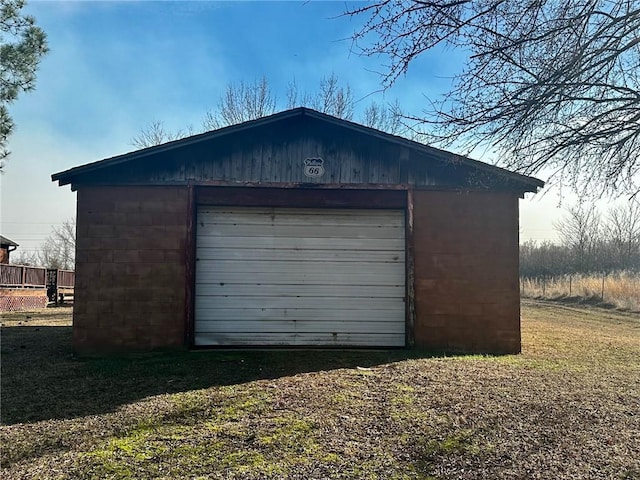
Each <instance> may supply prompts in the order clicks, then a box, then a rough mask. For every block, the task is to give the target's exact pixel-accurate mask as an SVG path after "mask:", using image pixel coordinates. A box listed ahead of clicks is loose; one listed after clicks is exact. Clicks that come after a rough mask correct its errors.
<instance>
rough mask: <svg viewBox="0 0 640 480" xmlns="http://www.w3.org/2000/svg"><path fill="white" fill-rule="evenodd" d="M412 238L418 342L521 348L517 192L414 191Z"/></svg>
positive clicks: (487, 349) (451, 347) (445, 347)
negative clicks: (515, 193)
mask: <svg viewBox="0 0 640 480" xmlns="http://www.w3.org/2000/svg"><path fill="white" fill-rule="evenodd" d="M414 242H415V243H414V245H415V306H416V320H415V343H416V346H418V347H422V348H426V349H429V350H440V351H460V352H467V353H518V352H520V298H519V286H518V199H517V197H516V196H515V195H513V194H508V193H504V194H503V193H483V192H467V193H461V192H427V191H422V192H420V191H416V192H415V194H414Z"/></svg>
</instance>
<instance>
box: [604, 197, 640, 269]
mask: <svg viewBox="0 0 640 480" xmlns="http://www.w3.org/2000/svg"><path fill="white" fill-rule="evenodd" d="M606 229H607V236H608V240H609V241H610V242H611V243H612V245H613V247H614V248H615V252H614V254H615V256H616V258H617V259H618V264H619V267H620V268H630V267H631V265H633V264H634V263H635V260H637V257H638V256H639V255H640V202H638V201H630V202H629V204H628V205H627V206H626V207H624V206H619V207H615V208H613V209H611V210H610V211H609V216H608V219H607V223H606Z"/></svg>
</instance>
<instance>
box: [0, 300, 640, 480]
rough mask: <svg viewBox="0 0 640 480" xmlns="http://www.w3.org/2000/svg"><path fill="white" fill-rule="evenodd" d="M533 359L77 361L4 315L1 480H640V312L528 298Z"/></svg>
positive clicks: (43, 329) (21, 318) (33, 328)
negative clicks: (502, 479)
mask: <svg viewBox="0 0 640 480" xmlns="http://www.w3.org/2000/svg"><path fill="white" fill-rule="evenodd" d="M522 316H523V327H522V328H523V353H522V354H521V355H508V356H500V357H483V356H457V357H455V356H454V357H443V356H440V357H429V356H428V355H425V354H424V352H409V351H402V350H390V351H350V352H340V351H301V350H294V351H277V350H276V351H261V352H260V351H223V352H184V353H170V354H169V353H157V354H145V355H136V356H128V357H118V358H85V359H75V358H73V356H72V355H71V345H70V340H71V327H70V310H68V309H50V310H45V311H42V312H37V313H30V314H24V313H20V314H17V313H16V314H9V315H4V316H3V320H2V323H3V327H2V385H1V387H2V391H1V394H2V397H1V400H2V405H1V406H2V410H1V416H2V426H0V442H1V445H2V478H42V479H50V478H69V479H71V478H89V479H91V478H95V479H103V478H112V479H124V478H132V479H149V478H167V479H170V478H221V479H222V478H224V479H227V478H238V479H252V478H300V479H308V478H317V479H323V478H353V479H367V478H370V479H377V478H379V479H402V478H406V479H413V478H416V479H434V478H437V479H448V478H451V479H453V478H456V479H457V478H468V479H472V478H473V479H476V478H477V479H480V478H482V479H486V478H505V479H507V478H508V479H512V478H545V479H546V478H548V479H555V478H576V479H585V478H611V479H640V316H638V315H632V314H623V313H618V312H614V311H605V310H598V309H581V308H574V307H566V306H559V305H553V304H548V303H542V302H526V303H525V304H523V315H522Z"/></svg>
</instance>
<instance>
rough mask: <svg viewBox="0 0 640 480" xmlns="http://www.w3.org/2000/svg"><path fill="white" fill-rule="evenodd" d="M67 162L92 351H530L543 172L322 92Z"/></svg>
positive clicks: (78, 325)
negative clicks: (419, 138)
mask: <svg viewBox="0 0 640 480" xmlns="http://www.w3.org/2000/svg"><path fill="white" fill-rule="evenodd" d="M52 178H53V180H54V181H56V180H57V181H58V182H59V184H60V185H65V184H70V185H71V187H72V189H73V190H77V192H78V211H77V240H76V248H77V252H76V262H77V265H76V286H75V299H74V300H75V307H74V326H73V335H74V348H75V349H76V351H78V352H80V353H83V352H84V353H90V352H96V351H122V350H137V351H139V350H149V349H156V348H220V347H292V346H293V347H420V348H426V349H430V350H444V351H465V352H496V353H498V352H501V353H511V352H518V351H519V350H520V318H519V290H518V198H519V197H521V196H523V194H524V193H525V192H535V191H537V190H538V189H539V188H540V187H542V186H543V183H542V182H541V181H539V180H537V179H534V178H531V177H526V176H522V175H518V174H515V173H512V172H508V171H506V170H502V169H500V168H497V167H493V166H490V165H487V164H484V163H481V162H477V161H474V160H471V159H468V158H465V157H461V156H457V155H455V154H452V153H449V152H445V151H442V150H438V149H434V148H431V147H427V146H425V145H422V144H419V143H415V142H412V141H409V140H406V139H404V138H400V137H396V136H393V135H389V134H386V133H383V132H380V131H376V130H373V129H370V128H367V127H364V126H361V125H357V124H355V123H351V122H348V121H344V120H340V119H337V118H334V117H331V116H328V115H324V114H322V113H319V112H315V111H313V110H309V109H305V108H298V109H294V110H289V111H286V112H282V113H278V114H276V115H272V116H270V117H265V118H262V119H259V120H254V121H251V122H246V123H243V124H240V125H235V126H231V127H227V128H223V129H220V130H215V131H212V132H207V133H204V134H200V135H195V136H192V137H188V138H185V139H181V140H177V141H174V142H170V143H166V144H163V145H158V146H155V147H151V148H147V149H144V150H139V151H136V152H132V153H128V154H125V155H120V156H118V157H113V158H109V159H106V160H102V161H99V162H95V163H90V164H87V165H83V166H80V167H76V168H73V169H71V170H68V171H65V172H61V173H57V174H54V175H53V177H52Z"/></svg>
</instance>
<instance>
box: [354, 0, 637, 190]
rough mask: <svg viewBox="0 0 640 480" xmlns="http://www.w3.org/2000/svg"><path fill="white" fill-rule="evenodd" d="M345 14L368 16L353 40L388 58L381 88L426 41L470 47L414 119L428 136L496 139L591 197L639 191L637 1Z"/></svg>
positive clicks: (505, 160)
mask: <svg viewBox="0 0 640 480" xmlns="http://www.w3.org/2000/svg"><path fill="white" fill-rule="evenodd" d="M345 15H347V16H351V17H354V18H357V19H362V20H364V23H363V24H362V27H361V28H360V29H359V30H358V31H356V32H355V33H354V35H353V45H354V49H356V50H357V51H358V52H359V53H362V54H364V55H370V56H383V57H386V58H388V59H389V66H388V69H386V70H385V71H384V73H383V77H382V82H383V85H384V86H385V87H389V86H390V85H392V84H393V83H394V82H395V81H396V80H397V79H398V78H399V77H400V76H401V75H403V74H406V73H407V72H408V71H409V67H410V65H411V64H412V63H413V62H414V61H415V60H416V59H417V58H418V57H420V56H421V55H422V54H423V53H424V52H426V51H427V50H430V49H433V48H435V47H440V48H455V49H459V50H460V51H462V52H465V53H466V54H467V55H468V58H467V63H466V67H465V68H464V69H463V70H462V71H461V72H458V73H457V74H456V75H455V76H454V77H453V79H452V88H451V90H450V92H448V93H447V94H445V95H444V96H442V97H441V98H439V99H431V100H430V102H431V104H430V105H428V106H427V107H426V108H425V110H424V111H423V113H422V114H421V115H417V116H415V117H413V118H414V119H415V120H417V121H422V122H424V123H425V124H426V125H428V126H430V127H431V128H432V130H431V132H432V136H431V139H432V141H436V142H440V144H441V145H443V146H449V145H451V144H452V143H454V142H455V143H456V144H457V145H458V146H460V147H462V148H464V149H466V152H469V151H471V150H472V149H474V148H476V147H478V146H483V147H487V146H489V147H492V148H493V149H495V151H496V152H498V153H499V154H500V156H499V158H500V160H499V161H500V163H501V164H502V165H504V166H506V167H507V168H512V169H515V170H518V171H520V172H522V173H526V174H535V173H537V172H539V171H540V170H541V169H542V168H543V167H545V168H548V169H549V170H550V171H553V172H555V176H556V179H560V180H563V181H567V180H568V181H569V182H570V183H572V184H573V186H574V187H576V188H579V189H581V190H583V191H585V192H586V193H588V194H591V195H595V196H599V195H602V194H606V193H612V192H614V191H618V192H620V191H624V192H628V193H632V194H636V193H638V191H640V184H639V180H638V176H639V175H640V36H639V35H638V32H639V31H640V0H617V1H613V0H589V1H578V0H569V1H564V2H558V1H556V0H517V1H516V0H482V1H472V0H451V1H423V0H420V1H419V0H414V1H406V0H378V1H375V2H373V3H366V4H362V5H356V6H355V7H354V8H352V9H349V10H347V11H346V12H345ZM560 180H558V181H560ZM585 187H594V188H593V189H591V190H590V189H589V188H586V189H585Z"/></svg>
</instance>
